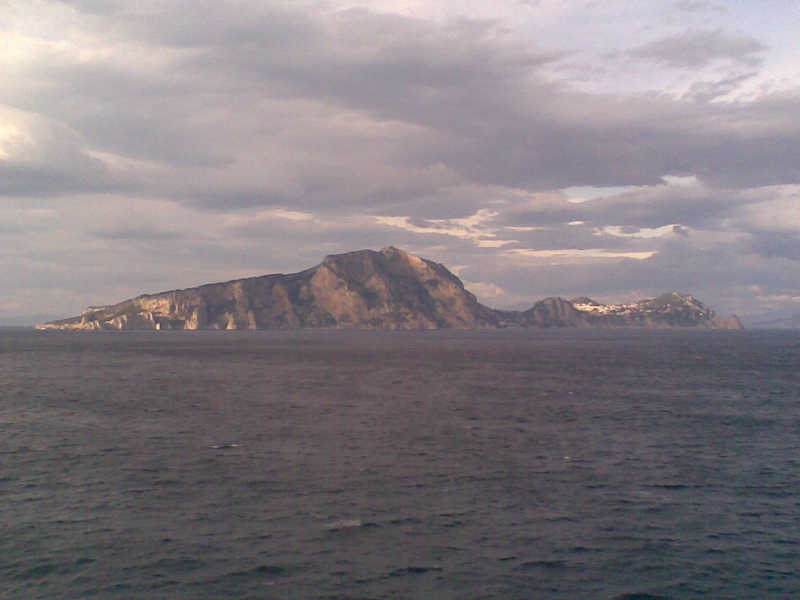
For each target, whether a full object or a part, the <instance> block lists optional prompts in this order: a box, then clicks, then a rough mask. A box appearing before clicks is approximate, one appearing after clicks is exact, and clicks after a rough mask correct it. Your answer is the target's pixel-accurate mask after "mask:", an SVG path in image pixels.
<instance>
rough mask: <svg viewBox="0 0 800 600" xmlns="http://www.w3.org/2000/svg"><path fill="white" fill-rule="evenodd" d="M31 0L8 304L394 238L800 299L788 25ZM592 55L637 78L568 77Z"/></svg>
mask: <svg viewBox="0 0 800 600" xmlns="http://www.w3.org/2000/svg"><path fill="white" fill-rule="evenodd" d="M7 4H8V11H9V12H8V13H7V14H9V15H10V17H9V18H8V19H6V20H5V21H4V23H3V25H2V27H3V30H2V36H0V72H2V73H4V76H2V84H3V85H0V223H2V224H3V225H1V226H0V232H2V234H3V238H4V240H3V241H4V244H6V245H4V250H6V248H8V249H9V250H7V251H5V252H4V253H2V255H0V277H2V278H3V282H8V285H7V286H6V287H5V288H3V291H1V292H0V306H18V307H25V306H27V305H29V304H30V299H31V298H39V300H37V301H36V302H38V303H39V304H42V303H44V302H45V300H44V299H45V298H47V297H51V298H53V299H54V300H53V301H52V303H51V304H50V305H48V306H41V307H40V308H37V309H36V310H37V312H53V311H55V310H57V309H58V306H59V302H61V303H62V304H63V303H64V302H68V303H69V306H70V308H69V310H66V311H65V312H66V313H67V314H69V313H70V312H73V309H74V310H75V311H77V310H79V309H80V308H82V307H83V305H85V304H87V303H92V302H104V301H110V300H113V299H122V298H124V297H126V296H127V295H136V294H138V293H141V292H143V291H154V290H158V289H165V288H169V287H179V286H184V287H185V286H191V285H197V284H200V283H205V282H207V281H214V280H219V279H230V278H231V277H237V276H249V275H257V274H260V273H265V272H273V271H284V272H287V271H292V270H300V269H303V268H308V267H310V266H313V265H314V264H316V263H318V262H319V259H320V258H321V257H322V256H324V255H325V254H330V253H336V252H343V251H347V250H352V249H354V248H362V247H371V248H376V249H377V248H381V247H384V246H386V245H389V244H392V245H396V246H400V247H403V248H404V249H406V250H409V251H412V252H417V253H419V254H421V255H423V256H426V257H430V258H432V259H434V260H437V261H439V262H443V263H444V264H446V265H448V266H450V265H462V266H464V269H463V273H464V276H465V279H467V280H468V281H472V282H474V283H475V284H478V288H476V289H480V290H483V292H482V293H485V294H487V301H489V300H490V301H491V302H493V303H501V304H502V303H512V302H517V301H522V300H523V299H526V298H528V299H531V300H535V299H537V298H539V297H541V296H542V295H550V294H561V295H569V294H571V293H574V294H575V295H577V294H579V293H591V294H600V295H605V296H606V297H608V298H610V297H611V296H614V295H616V296H619V297H628V296H630V295H634V294H645V293H651V292H656V291H664V288H665V287H666V288H667V289H669V288H675V289H680V290H681V291H689V292H692V293H695V288H697V292H696V293H697V295H699V296H700V295H701V292H704V293H706V294H707V295H708V299H709V300H710V299H712V298H713V299H717V300H719V301H721V302H723V303H728V304H730V305H734V304H735V302H733V300H731V299H730V298H731V297H732V296H731V294H735V295H736V297H737V298H740V299H742V300H741V302H743V303H746V302H756V300H755V299H754V298H755V296H754V295H753V293H752V292H750V291H748V290H749V287H748V286H752V285H760V286H762V288H763V289H762V291H761V292H759V293H760V294H761V295H762V296H770V297H774V298H780V297H783V296H785V295H788V296H797V294H796V293H795V292H791V291H789V290H788V286H789V283H788V278H789V276H790V275H792V276H794V275H797V272H796V271H794V270H793V269H794V265H795V263H796V261H794V260H793V259H792V257H793V256H794V252H795V241H796V240H795V237H793V236H794V234H795V233H796V232H797V231H800V224H798V220H797V219H798V217H797V215H798V214H800V211H798V210H797V206H798V196H797V191H796V188H797V187H798V185H800V172H798V169H797V165H798V164H800V119H799V118H798V106H800V96H799V95H798V86H797V85H796V78H795V79H794V80H792V81H794V83H791V82H790V84H785V85H784V84H782V85H781V86H780V89H781V90H782V91H774V92H771V93H768V92H766V91H764V89H761V88H760V87H759V86H760V85H761V84H762V83H763V81H764V69H766V68H767V67H766V66H764V67H763V68H762V63H760V62H759V61H761V59H762V58H763V59H764V61H765V63H764V65H766V64H767V61H769V60H774V57H775V56H776V54H775V53H774V46H775V42H774V40H773V38H770V37H769V36H768V35H765V34H764V32H763V31H759V30H757V29H749V28H747V29H746V30H744V31H741V32H736V33H731V32H730V27H732V26H734V25H735V23H733V22H727V21H726V22H725V23H724V25H725V28H722V25H723V23H720V22H719V20H717V21H715V20H714V19H715V18H717V17H718V13H715V12H714V11H713V10H706V9H713V8H714V6H715V4H714V3H709V2H699V1H691V2H687V1H684V2H679V3H677V4H676V3H668V4H669V5H668V6H666V7H658V8H657V7H655V4H657V3H635V4H634V3H631V2H627V3H625V4H624V5H622V4H618V3H608V4H605V5H602V6H600V5H594V6H593V7H589V8H585V7H581V8H580V9H578V8H575V7H574V6H570V5H569V3H563V2H555V1H554V2H549V1H542V2H534V3H527V4H526V3H522V4H521V3H518V2H501V3H499V4H497V5H494V4H492V6H491V7H490V8H486V7H487V6H488V5H486V4H485V3H480V2H471V3H469V7H468V8H463V6H462V5H458V6H457V5H456V4H451V3H436V2H426V1H423V0H418V1H415V2H414V3H401V2H395V1H394V0H385V1H383V2H380V3H373V4H370V7H368V8H364V7H363V6H362V7H359V6H357V5H358V4H359V3H358V2H345V1H344V0H342V1H341V2H339V1H336V2H325V3H320V2H315V1H313V0H309V1H307V2H306V1H300V0H298V1H297V2H293V3H277V2H239V1H229V0H215V1H213V2H212V1H210V0H193V1H191V2H190V1H187V0H159V1H155V0H138V1H136V2H133V1H126V0H118V1H109V2H97V1H91V0H83V1H80V0H72V1H69V2H60V3H55V2H51V3H28V2H10V3H7ZM345 5H351V7H350V8H346V7H345ZM464 6H466V5H464ZM623 6H624V7H625V8H626V11H627V12H626V16H625V20H624V26H625V28H626V31H628V33H629V34H630V35H625V36H622V35H616V34H615V33H614V32H620V31H622V29H621V28H620V27H621V26H620V23H619V21H618V20H617V19H616V17H617V16H618V14H619V12H620V10H621V8H620V7H623ZM634 6H635V8H634ZM5 8H6V7H4V9H5ZM676 8H677V9H679V10H681V11H682V12H681V14H680V18H681V19H683V21H682V22H688V23H689V25H687V27H689V29H687V30H686V31H684V32H683V33H681V34H678V35H676V34H670V31H669V27H671V26H672V25H671V24H670V23H674V22H675V21H674V20H673V21H670V20H669V18H673V19H674V18H675V15H676ZM734 8H735V7H732V8H731V13H729V14H732V13H733V12H735V11H734ZM628 9H630V10H628ZM465 10H469V11H470V12H469V13H464V12H463V11H465ZM654 11H655V12H654ZM687 11H689V12H687ZM487 12H488V13H492V12H496V13H497V15H495V16H492V15H491V14H490V15H488V16H490V17H492V18H483V17H485V16H487V14H486V13H487ZM400 13H402V14H400ZM462 13H463V14H462ZM633 13H635V14H633ZM701 13H702V14H701ZM737 14H738V13H737ZM475 15H479V16H481V17H482V18H471V17H474V16H475ZM670 15H671V16H670ZM534 17H535V18H534ZM662 17H663V18H662ZM668 17H669V18H668ZM540 18H541V19H544V21H543V22H545V23H547V24H548V26H549V25H550V24H552V25H553V26H554V27H555V29H554V32H553V34H552V35H550V36H549V38H548V39H550V40H551V42H550V45H546V44H544V42H542V43H541V45H539V44H538V43H537V42H541V40H542V39H544V38H545V37H546V36H544V35H538V34H537V33H541V32H542V28H546V27H545V26H544V25H542V24H541V23H539V21H538V20H537V19H540ZM726 18H727V17H726ZM595 21H596V22H595ZM662 21H663V22H662ZM645 25H646V26H645ZM537 27H538V29H537ZM599 31H603V32H605V33H606V34H608V33H609V32H610V33H611V35H605V36H590V35H587V34H586V33H587V32H593V33H596V32H599ZM648 36H649V38H648ZM584 38H585V39H584ZM761 39H763V40H765V41H764V42H761V41H759V40H761ZM553 40H556V42H557V43H556V42H554V41H553ZM592 40H595V41H592ZM648 40H649V41H648ZM584 42H585V43H586V44H587V45H584V46H580V45H579V44H581V43H584ZM767 42H769V43H767ZM593 44H594V45H593ZM625 44H628V45H629V46H633V49H632V50H630V51H629V52H627V51H626V50H625ZM609 52H612V53H613V52H616V53H617V54H616V55H615V56H616V58H606V59H603V58H602V57H603V56H606V57H607V56H609ZM592 57H594V58H592ZM604 60H605V61H606V62H603V61H604ZM581 61H588V62H587V64H592V65H594V67H597V68H598V69H605V71H604V72H605V73H606V76H607V77H609V78H611V79H613V78H614V77H617V78H618V80H615V81H612V82H611V84H610V85H609V86H608V88H607V89H603V90H602V91H598V90H592V89H591V88H590V86H584V87H581V85H580V83H576V82H574V81H570V80H568V79H564V77H565V75H564V73H565V71H560V69H563V68H565V65H567V63H570V64H576V63H577V62H581ZM614 61H616V62H614ZM653 64H656V65H660V66H663V67H667V68H666V69H654V68H652V66H653ZM620 65H624V66H625V68H628V67H631V70H634V71H635V70H637V69H639V71H637V72H638V73H639V75H642V73H644V74H645V75H646V76H647V77H652V80H651V79H647V80H646V83H647V85H640V84H639V83H637V84H636V85H633V84H631V80H630V79H628V73H622V72H621V71H620V72H617V71H615V69H616V68H618V67H619V66H620ZM648 65H649V66H648ZM619 68H621V67H619ZM675 69H677V71H676V70H675ZM771 72H779V69H777V70H773V71H771ZM793 72H794V71H792V73H793ZM615 73H616V75H615ZM642 76H643V75H642ZM670 77H673V78H674V79H673V80H670V81H669V82H668V83H669V84H667V83H665V81H667V79H668V78H670ZM675 81H678V83H679V84H674V82H675ZM632 89H639V90H647V91H638V92H637V91H631V90H632ZM745 89H746V90H749V91H748V94H744V93H742V94H740V95H739V96H738V97H734V94H736V93H738V92H740V91H742V90H745ZM765 89H767V88H765ZM768 89H778V88H776V87H775V86H772V87H769V88H768ZM578 196H580V198H578ZM579 199H580V200H584V201H580V202H579V201H578V200H579ZM47 211H49V212H47ZM775 232H783V233H782V234H781V235H773V234H774V233H775ZM145 246H146V247H147V249H148V250H151V252H146V253H143V252H142V249H143V247H145ZM164 256H169V258H170V260H169V261H166V262H167V263H168V264H166V265H165V264H163V263H164V262H165V261H164V260H163V257H164ZM715 260H724V261H726V263H725V265H723V266H719V265H717V266H715V263H714V261H715ZM681 261H685V262H686V264H685V265H684V266H681V265H682V264H683V263H682V262H681ZM787 264H789V265H790V266H789V267H786V265H787ZM465 265H466V266H465ZM687 265H688V266H687ZM780 265H782V266H780ZM781 269H783V270H781ZM704 274H705V275H704ZM14 282H17V283H14ZM19 282H25V285H23V286H21V287H20V283H19ZM659 282H661V283H659ZM4 285H5V283H4ZM26 286H27V287H26ZM714 286H718V287H714ZM23 288H24V289H23ZM45 289H46V290H49V291H48V293H47V294H44V293H42V290H45ZM14 290H22V291H14ZM24 290H27V291H24ZM59 290H60V291H61V292H59ZM64 290H72V291H70V292H68V293H67V292H65V291H64ZM720 290H722V291H720ZM725 290H732V291H730V292H728V291H725ZM51 292H52V293H51ZM773 292H774V293H773ZM15 294H16V295H15ZM82 294H83V296H82ZM701 297H702V296H701ZM703 299H706V298H703ZM47 302H50V301H49V300H48V301H47ZM0 310H1V309H0ZM9 310H11V309H9ZM14 310H17V309H14ZM20 310H21V309H20ZM751 310H754V309H752V308H751ZM0 316H2V315H0Z"/></svg>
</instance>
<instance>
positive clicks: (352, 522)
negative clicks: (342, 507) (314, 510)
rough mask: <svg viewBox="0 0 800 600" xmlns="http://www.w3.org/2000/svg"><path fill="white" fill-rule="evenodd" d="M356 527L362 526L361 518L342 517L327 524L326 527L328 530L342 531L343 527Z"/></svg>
mask: <svg viewBox="0 0 800 600" xmlns="http://www.w3.org/2000/svg"><path fill="white" fill-rule="evenodd" d="M355 527H361V519H342V520H341V521H334V522H333V523H328V524H327V525H325V529H327V530H328V531H341V530H343V529H354V528H355Z"/></svg>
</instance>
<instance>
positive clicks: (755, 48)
mask: <svg viewBox="0 0 800 600" xmlns="http://www.w3.org/2000/svg"><path fill="white" fill-rule="evenodd" d="M764 50H766V46H765V45H764V44H762V43H761V42H759V41H758V40H756V39H755V38H752V37H750V36H749V35H746V34H743V33H730V32H726V31H723V30H722V29H715V30H701V29H695V30H689V31H684V32H683V33H679V34H677V35H671V36H668V37H665V38H662V39H660V40H656V41H655V42H651V43H649V44H646V45H644V46H640V47H639V48H634V49H633V50H630V51H629V54H630V55H631V56H635V57H637V58H644V59H647V60H652V61H655V62H659V63H662V64H663V65H666V66H668V67H674V68H682V69H694V68H697V67H702V66H705V65H707V64H709V63H711V62H713V61H715V60H718V59H728V60H732V61H734V62H737V63H742V64H746V65H750V66H753V65H757V64H758V63H759V62H760V59H759V58H758V57H757V56H756V55H757V54H758V53H759V52H763V51H764Z"/></svg>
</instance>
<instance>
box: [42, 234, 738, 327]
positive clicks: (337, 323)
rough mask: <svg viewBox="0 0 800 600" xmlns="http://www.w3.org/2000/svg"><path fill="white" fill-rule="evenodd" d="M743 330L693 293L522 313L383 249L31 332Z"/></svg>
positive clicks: (117, 307)
mask: <svg viewBox="0 0 800 600" xmlns="http://www.w3.org/2000/svg"><path fill="white" fill-rule="evenodd" d="M547 327H574V328H584V329H588V328H623V327H634V328H658V329H662V328H670V327H695V328H706V329H740V328H741V327H742V325H741V323H740V322H739V319H738V318H737V317H736V316H735V315H734V316H732V317H730V318H728V319H721V318H719V317H717V316H716V314H715V313H714V311H712V310H711V309H709V308H708V307H706V306H705V305H704V304H703V303H702V302H699V301H698V300H696V299H694V298H693V297H692V296H688V295H685V294H679V293H677V292H672V293H668V294H663V295H661V296H659V297H657V298H653V299H648V300H640V301H638V302H633V303H629V304H621V305H606V304H600V303H599V302H595V301H593V300H592V299H590V298H586V297H580V298H574V299H572V300H565V299H563V298H546V299H545V300H542V301H540V302H537V303H536V304H534V305H533V306H532V307H531V308H529V309H528V310H525V311H508V310H496V309H493V308H489V307H487V306H484V305H482V304H481V303H479V302H478V300H477V299H476V298H475V296H474V295H473V294H471V293H470V292H469V291H467V290H466V289H465V288H464V284H463V283H462V282H461V280H460V279H459V278H458V277H456V276H455V275H453V274H452V273H451V272H450V271H448V270H447V269H446V268H445V267H444V266H443V265H441V264H437V263H434V262H431V261H429V260H425V259H424V258H420V257H418V256H414V255H413V254H408V253H407V252H403V251H402V250H398V249H397V248H393V247H388V248H384V249H383V250H381V251H380V252H375V251H373V250H358V251H355V252H348V253H346V254H337V255H332V256H327V257H325V259H324V260H323V261H322V263H320V264H319V265H318V266H316V267H313V268H311V269H307V270H305V271H301V272H300V273H292V274H273V275H263V276H261V277H251V278H247V279H237V280H234V281H228V282H225V283H212V284H208V285H202V286H200V287H195V288H189V289H185V290H174V291H169V292H162V293H159V294H146V295H143V296H138V297H136V298H132V299H130V300H126V301H124V302H120V303H119V304H113V305H108V306H93V307H89V308H87V309H86V310H84V311H83V313H82V314H81V315H80V316H77V317H72V318H69V319H62V320H58V321H48V322H46V323H41V324H39V325H37V326H36V328H37V329H72V330H104V329H107V330H132V329H135V330H148V329H162V330H163V329H305V328H309V329H443V328H450V329H524V328H547Z"/></svg>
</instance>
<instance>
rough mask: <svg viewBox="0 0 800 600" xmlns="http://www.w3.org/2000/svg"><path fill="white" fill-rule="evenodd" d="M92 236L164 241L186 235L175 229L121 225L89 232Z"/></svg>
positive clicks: (109, 238) (111, 238)
mask: <svg viewBox="0 0 800 600" xmlns="http://www.w3.org/2000/svg"><path fill="white" fill-rule="evenodd" d="M89 235H91V236H92V237H95V238H98V239H101V240H125V241H144V242H152V241H164V240H179V239H181V238H183V237H184V236H183V235H182V234H180V233H178V232H175V231H168V230H164V229H158V228H154V227H120V228H116V229H98V230H93V231H90V232H89Z"/></svg>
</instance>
